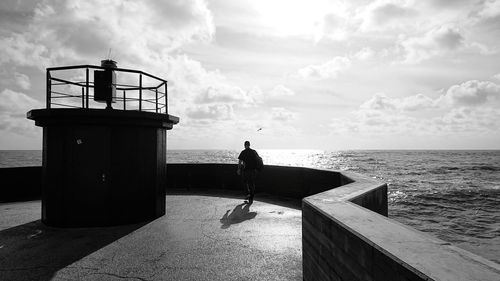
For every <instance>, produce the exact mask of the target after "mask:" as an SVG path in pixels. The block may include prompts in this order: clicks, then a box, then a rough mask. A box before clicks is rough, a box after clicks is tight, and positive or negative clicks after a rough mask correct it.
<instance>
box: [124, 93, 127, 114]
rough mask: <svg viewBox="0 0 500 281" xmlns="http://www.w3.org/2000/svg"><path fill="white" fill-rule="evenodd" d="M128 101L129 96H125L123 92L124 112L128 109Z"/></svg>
mask: <svg viewBox="0 0 500 281" xmlns="http://www.w3.org/2000/svg"><path fill="white" fill-rule="evenodd" d="M126 101H127V96H126V94H125V90H123V110H127V108H126V106H125V105H126Z"/></svg>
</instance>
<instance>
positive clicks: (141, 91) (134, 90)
mask: <svg viewBox="0 0 500 281" xmlns="http://www.w3.org/2000/svg"><path fill="white" fill-rule="evenodd" d="M91 69H93V70H109V69H110V68H107V67H102V66H96V65H73V66H62V67H50V68H47V77H46V79H47V81H46V85H47V89H46V92H47V97H46V108H48V109H50V108H55V107H63V108H99V107H100V108H102V103H98V102H96V101H94V99H93V98H94V90H95V83H94V79H93V77H91V76H93V75H91V74H92V73H91V72H90V70H91ZM111 70H113V71H114V72H116V73H117V80H116V81H119V78H120V73H129V75H132V76H129V77H128V78H129V79H128V80H135V81H137V83H133V82H132V83H131V82H129V83H118V82H117V83H115V84H113V86H114V87H115V88H116V98H115V99H114V101H115V106H114V107H113V109H119V110H138V111H149V112H156V113H164V114H168V106H167V105H168V102H167V97H168V89H167V81H166V80H165V79H162V78H159V77H157V76H154V75H151V74H149V73H145V72H143V71H140V70H134V69H125V68H112V69H111ZM64 72H65V73H66V74H68V72H72V73H73V75H72V78H61V76H62V74H64ZM75 72H76V73H77V74H76V75H75ZM82 72H83V73H82ZM57 74H60V76H59V77H57ZM134 76H135V77H134ZM143 79H149V85H145V84H146V83H144V81H143Z"/></svg>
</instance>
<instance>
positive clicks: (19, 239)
mask: <svg viewBox="0 0 500 281" xmlns="http://www.w3.org/2000/svg"><path fill="white" fill-rule="evenodd" d="M241 197H242V194H241V193H237V192H232V191H227V190H224V191H215V192H214V191H210V192H208V191H206V192H202V191H194V192H193V191H191V192H189V193H186V192H184V191H174V192H172V191H169V194H168V195H167V197H166V203H167V215H166V216H163V217H161V218H159V219H156V220H154V221H151V222H148V223H142V224H134V225H124V226H113V227H96V228H53V227H47V226H45V225H43V224H42V223H41V222H40V209H41V208H40V204H41V203H40V201H29V202H19V203H4V204H0V214H2V216H1V217H0V275H1V276H2V278H5V280H123V279H128V280H302V241H301V236H302V234H301V223H302V222H301V210H300V201H298V200H296V199H286V198H285V199H283V198H278V197H274V196H270V195H265V194H258V195H257V196H256V198H255V201H254V203H253V204H252V205H246V204H243V201H242V198H241Z"/></svg>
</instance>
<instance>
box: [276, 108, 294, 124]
mask: <svg viewBox="0 0 500 281" xmlns="http://www.w3.org/2000/svg"><path fill="white" fill-rule="evenodd" d="M295 118H296V116H295V113H293V112H291V111H289V110H287V109H285V108H282V107H273V108H272V119H273V120H276V121H281V122H287V121H291V120H294V119H295Z"/></svg>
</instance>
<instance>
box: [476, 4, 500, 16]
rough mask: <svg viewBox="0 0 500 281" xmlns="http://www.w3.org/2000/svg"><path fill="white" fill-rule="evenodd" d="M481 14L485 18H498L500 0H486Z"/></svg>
mask: <svg viewBox="0 0 500 281" xmlns="http://www.w3.org/2000/svg"><path fill="white" fill-rule="evenodd" d="M479 16H480V17H483V18H496V17H499V16H500V2H498V1H496V0H489V1H485V2H484V5H483V8H482V10H481V11H480V12H479Z"/></svg>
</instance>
